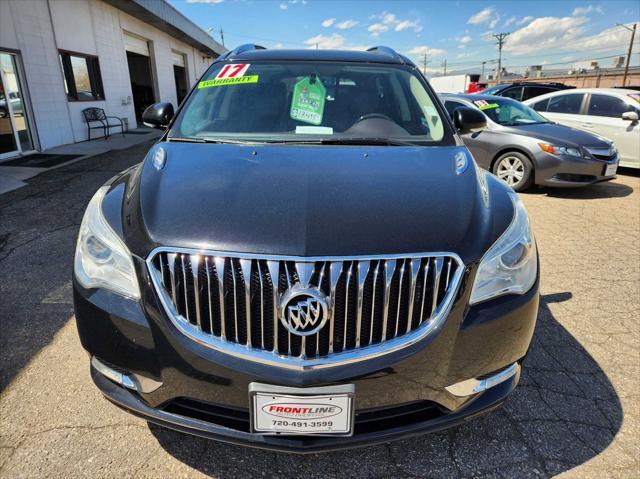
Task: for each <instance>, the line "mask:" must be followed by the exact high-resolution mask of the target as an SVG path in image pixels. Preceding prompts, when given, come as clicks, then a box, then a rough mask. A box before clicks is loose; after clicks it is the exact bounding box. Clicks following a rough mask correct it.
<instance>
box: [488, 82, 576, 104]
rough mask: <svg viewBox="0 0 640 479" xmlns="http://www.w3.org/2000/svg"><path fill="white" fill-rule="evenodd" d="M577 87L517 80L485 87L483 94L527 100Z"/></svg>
mask: <svg viewBox="0 0 640 479" xmlns="http://www.w3.org/2000/svg"><path fill="white" fill-rule="evenodd" d="M570 88H575V87H574V86H569V85H565V84H564V83H536V82H517V83H500V84H498V85H494V86H492V87H489V88H485V89H484V90H482V91H481V92H478V93H482V94H483V95H496V96H506V97H507V98H513V99H514V100H518V101H525V100H528V99H529V98H533V97H536V96H540V95H544V94H545V93H551V92H552V91H558V90H568V89H570Z"/></svg>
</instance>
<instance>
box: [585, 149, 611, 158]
mask: <svg viewBox="0 0 640 479" xmlns="http://www.w3.org/2000/svg"><path fill="white" fill-rule="evenodd" d="M585 150H587V151H588V152H589V153H590V154H591V155H592V156H593V157H594V158H597V159H598V160H603V161H611V160H613V159H614V158H615V157H616V155H617V152H616V149H615V148H613V147H609V148H586V147H585Z"/></svg>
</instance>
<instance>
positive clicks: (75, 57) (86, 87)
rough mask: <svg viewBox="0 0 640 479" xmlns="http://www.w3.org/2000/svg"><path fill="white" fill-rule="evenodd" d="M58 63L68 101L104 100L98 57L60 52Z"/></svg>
mask: <svg viewBox="0 0 640 479" xmlns="http://www.w3.org/2000/svg"><path fill="white" fill-rule="evenodd" d="M60 63H61V64H62V71H63V73H64V89H65V91H66V92H67V99H68V100H69V101H95V100H104V90H103V89H102V77H101V76H100V63H99V62H98V57H94V56H90V55H82V54H80V53H71V52H63V51H61V52H60Z"/></svg>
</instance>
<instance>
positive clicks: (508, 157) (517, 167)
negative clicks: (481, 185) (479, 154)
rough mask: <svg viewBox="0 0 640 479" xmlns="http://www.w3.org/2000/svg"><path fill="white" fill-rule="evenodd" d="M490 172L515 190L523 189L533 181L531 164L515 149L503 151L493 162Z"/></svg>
mask: <svg viewBox="0 0 640 479" xmlns="http://www.w3.org/2000/svg"><path fill="white" fill-rule="evenodd" d="M492 172H493V174H494V175H496V176H497V177H498V178H500V179H501V180H503V181H504V182H506V183H507V184H508V185H509V186H510V187H511V188H513V189H514V190H516V191H525V190H526V189H527V188H529V187H530V186H531V184H532V183H533V165H532V164H531V160H529V158H527V156H526V155H523V154H522V153H518V152H517V151H509V152H507V153H503V154H502V155H500V157H499V158H498V159H497V160H496V161H495V163H494V164H493V168H492Z"/></svg>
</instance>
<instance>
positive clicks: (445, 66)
mask: <svg viewBox="0 0 640 479" xmlns="http://www.w3.org/2000/svg"><path fill="white" fill-rule="evenodd" d="M443 75H445V76H446V75H447V59H446V58H445V59H444V72H443Z"/></svg>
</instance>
